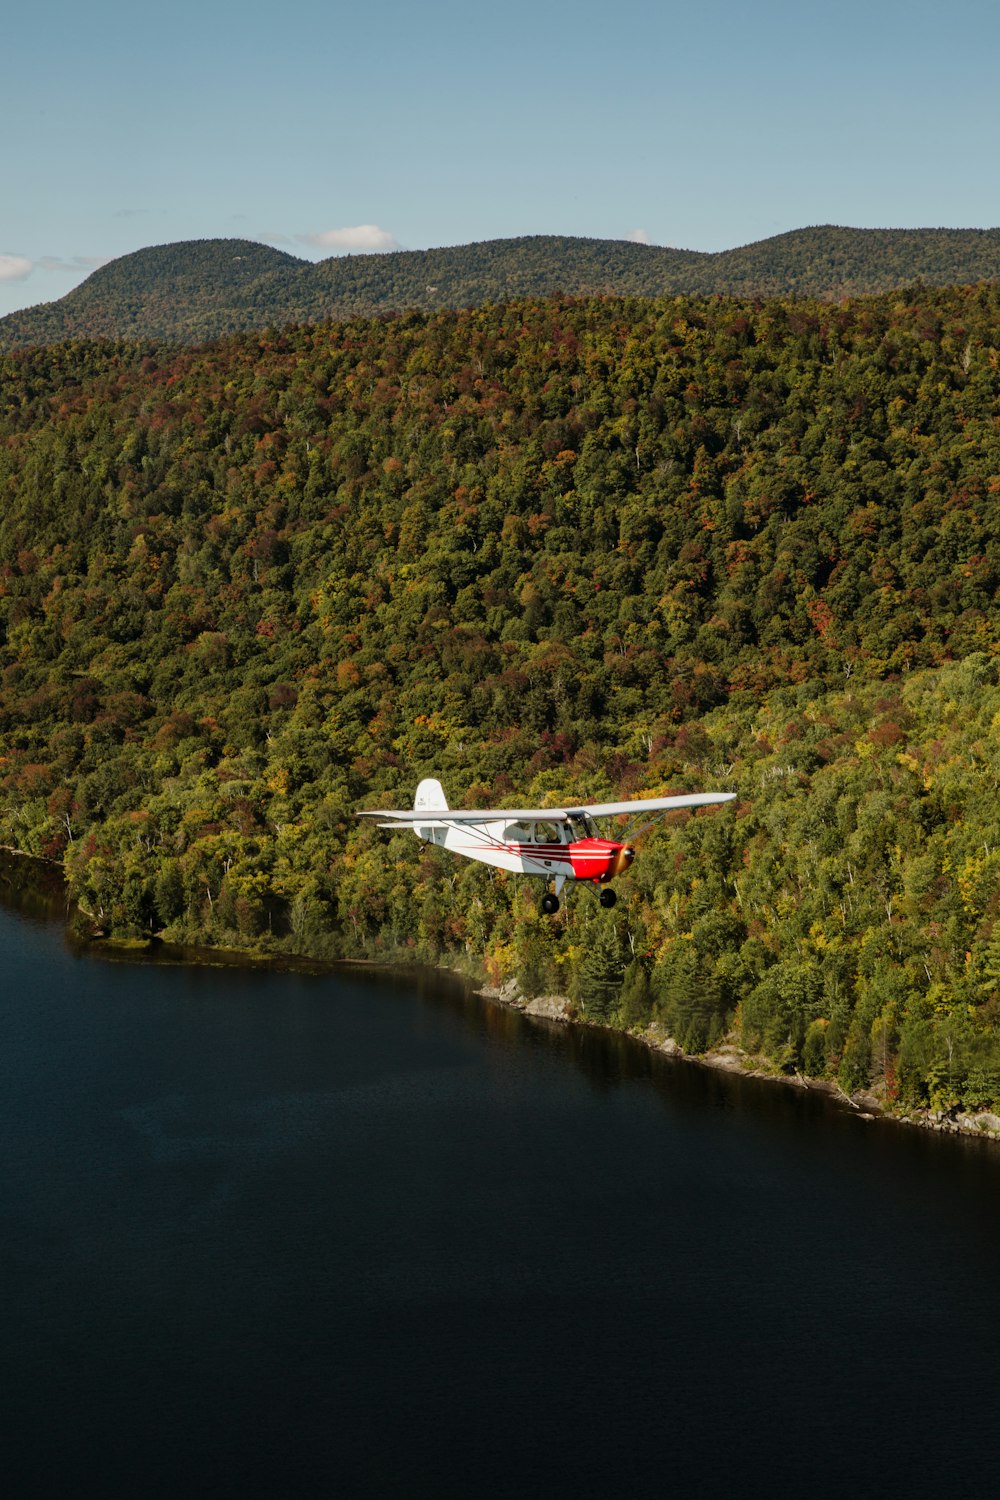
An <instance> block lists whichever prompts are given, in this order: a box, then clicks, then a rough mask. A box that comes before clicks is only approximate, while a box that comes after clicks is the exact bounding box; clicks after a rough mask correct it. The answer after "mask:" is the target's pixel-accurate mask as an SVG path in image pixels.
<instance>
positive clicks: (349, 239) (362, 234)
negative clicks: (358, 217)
mask: <svg viewBox="0 0 1000 1500" xmlns="http://www.w3.org/2000/svg"><path fill="white" fill-rule="evenodd" d="M299 239H300V240H301V241H302V243H303V244H304V245H315V246H316V248H317V249H319V250H348V251H352V250H353V251H355V252H361V253H363V252H364V251H366V250H398V249H399V241H398V240H397V239H396V236H395V235H394V234H390V232H389V230H388V229H380V228H379V226H378V225H377V224H353V225H351V226H350V227H349V228H346V229H321V230H319V231H318V232H314V233H312V234H300V235H299Z"/></svg>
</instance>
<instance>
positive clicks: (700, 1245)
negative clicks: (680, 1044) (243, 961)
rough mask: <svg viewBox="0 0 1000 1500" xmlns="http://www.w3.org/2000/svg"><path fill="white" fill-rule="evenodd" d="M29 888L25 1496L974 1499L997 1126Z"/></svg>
mask: <svg viewBox="0 0 1000 1500" xmlns="http://www.w3.org/2000/svg"><path fill="white" fill-rule="evenodd" d="M43 915H44V913H43V912H41V911H39V910H37V909H36V911H35V914H34V916H33V917H32V916H31V915H30V914H25V913H24V912H15V911H14V910H11V909H7V910H4V911H0V944H2V953H3V963H4V984H3V998H2V1003H0V1048H2V1051H0V1055H2V1058H3V1066H4V1074H5V1077H4V1087H3V1091H2V1095H0V1127H2V1128H0V1162H2V1174H3V1175H2V1182H0V1188H2V1201H3V1205H4V1212H3V1224H4V1229H3V1237H2V1245H0V1251H2V1264H0V1271H2V1277H0V1308H2V1316H3V1341H2V1350H3V1353H2V1358H0V1367H2V1373H3V1412H4V1422H5V1426H6V1438H5V1443H4V1459H3V1470H4V1472H5V1473H6V1475H7V1476H8V1482H9V1480H11V1479H12V1480H13V1493H15V1494H17V1495H19V1496H20V1495H25V1496H34V1495H43V1494H52V1495H60V1496H62V1495H69V1494H72V1493H75V1492H76V1491H77V1490H78V1489H81V1488H84V1487H85V1488H86V1489H87V1490H88V1491H89V1492H93V1493H96V1494H99V1495H101V1496H102V1497H118V1496H122V1497H124V1496H129V1497H132V1496H137V1495H188V1494H197V1495H206V1496H208V1495H230V1494H231V1495H234V1496H235V1495H261V1496H263V1495H275V1496H277V1495H312V1494H323V1495H327V1494H336V1495H338V1496H353V1495H373V1496H374V1495H389V1494H392V1495H401V1496H428V1497H432V1496H435V1497H436V1496H442V1497H443V1496H493V1495H504V1496H507V1495H510V1496H534V1495H539V1496H541V1495H546V1496H562V1495H567V1496H591V1495H592V1496H615V1495H629V1496H631V1495H657V1496H663V1495H666V1496H670V1495H677V1496H685V1497H687V1496H702V1495H704V1496H715V1495H719V1496H722V1495H753V1496H756V1495H760V1496H770V1495H782V1494H785V1493H795V1494H798V1493H801V1494H803V1495H827V1494H829V1495H834V1494H836V1495H838V1496H843V1494H844V1493H845V1490H847V1489H850V1490H853V1491H855V1492H858V1491H861V1492H864V1491H867V1490H877V1491H881V1492H883V1493H888V1494H894V1495H895V1494H899V1495H904V1494H905V1495H911V1496H920V1495H928V1496H929V1495H932V1494H933V1495H934V1496H935V1497H941V1496H946V1495H950V1494H957V1493H959V1492H960V1491H962V1490H964V1491H966V1492H967V1493H989V1492H991V1491H992V1489H993V1487H994V1483H995V1480H994V1476H995V1473H996V1472H997V1470H996V1464H997V1460H998V1458H1000V1443H998V1439H997V1432H996V1427H997V1418H996V1411H997V1396H998V1389H997V1386H998V1377H997V1354H996V1346H997V1331H998V1326H1000V1318H998V1314H1000V1291H998V1286H997V1274H996V1260H997V1243H998V1229H1000V1214H998V1206H997V1205H998V1197H997V1190H998V1187H1000V1150H998V1148H997V1147H995V1146H990V1145H989V1144H985V1143H981V1142H977V1141H964V1140H954V1139H950V1138H949V1139H941V1138H939V1137H936V1136H932V1135H929V1134H925V1133H922V1132H917V1131H907V1130H905V1129H903V1128H901V1127H892V1126H888V1125H867V1124H865V1123H863V1122H861V1121H859V1120H858V1119H856V1118H855V1117H853V1116H852V1115H850V1114H849V1113H845V1112H843V1111H841V1110H839V1109H837V1108H835V1107H834V1106H832V1105H831V1104H830V1103H829V1102H828V1101H827V1100H825V1099H823V1098H821V1097H818V1096H816V1095H810V1094H806V1095H803V1094H801V1093H798V1092H796V1091H793V1090H789V1089H781V1088H777V1087H774V1086H769V1085H765V1084H760V1083H758V1082H756V1081H754V1080H746V1079H739V1078H730V1077H727V1076H723V1075H720V1074H716V1073H712V1072H709V1071H707V1070H703V1069H700V1068H697V1067H694V1066H690V1065H684V1064H678V1063H674V1062H672V1061H671V1060H669V1059H666V1058H661V1057H657V1056H653V1055H651V1054H649V1053H647V1052H646V1051H645V1050H644V1049H642V1048H641V1047H638V1046H636V1045H634V1044H632V1043H630V1042H628V1040H627V1039H625V1038H621V1037H614V1036H606V1035H602V1034H599V1033H595V1032H590V1031H583V1030H566V1029H564V1028H559V1027H556V1026H553V1025H547V1024H545V1023H537V1022H531V1021H528V1020H526V1019H525V1018H523V1017H521V1016H519V1015H517V1014H515V1013H512V1012H510V1011H506V1010H502V1009H499V1008H497V1007H493V1006H489V1005H485V1004H484V1003H483V1002H481V1001H479V1000H477V999H475V998H474V997H470V996H468V995H467V994H466V993H465V992H464V991H463V990H462V989H461V988H460V987H458V986H455V985H450V984H447V983H445V981H443V980H439V979H428V978H426V977H424V978H422V979H419V980H417V979H402V978H398V977H386V976H381V977H375V976H371V975H362V974H357V973H353V972H352V973H351V974H349V975H339V974H338V975H336V976H322V975H315V974H312V975H306V974H298V973H274V972H261V971H258V970H248V971H247V970H239V969H215V968H194V967H184V966H174V965H170V966H162V965H157V964H150V963H129V964H125V963H114V964H110V963H107V962H103V961H101V960H100V959H97V958H95V957H93V956H77V955H74V954H73V953H72V952H71V951H70V950H69V949H68V948H67V947H66V946H65V944H64V942H63V940H62V934H61V928H60V927H59V926H58V925H53V924H52V923H51V922H48V923H46V922H45V921H43V920H41V918H42V916H43ZM8 1492H11V1491H8Z"/></svg>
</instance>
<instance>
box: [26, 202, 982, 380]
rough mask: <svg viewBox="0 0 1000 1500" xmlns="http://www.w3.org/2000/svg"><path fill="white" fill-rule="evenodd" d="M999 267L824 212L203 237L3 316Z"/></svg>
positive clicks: (356, 307)
mask: <svg viewBox="0 0 1000 1500" xmlns="http://www.w3.org/2000/svg"><path fill="white" fill-rule="evenodd" d="M997 279H1000V229H846V228H839V227H837V226H835V225H824V226H819V227H816V228H811V229H797V230H793V231H791V232H790V233H788V234H779V235H775V236H773V237H772V238H771V239H766V240H760V241H758V242H757V243H756V244H752V245H744V246H741V247H740V248H739V249H736V250H724V251H719V252H718V253H714V254H713V253H706V252H700V251H695V250H673V249H669V248H665V247H663V246H658V245H639V244H632V243H630V242H628V241H625V240H592V239H574V238H568V237H565V236H558V235H534V236H528V237H524V238H520V239H509V240H491V241H486V242H484V243H480V244H472V245H459V246H455V247H452V248H448V249H441V250H402V251H395V252H393V253H391V254H384V255H346V256H337V257H333V258H331V259H329V260H324V261H320V262H319V263H318V264H313V263H312V262H311V261H305V260H300V259H298V258H297V257H295V256H293V255H289V254H287V253H286V252H284V251H281V250H275V249H272V248H271V247H270V246H267V245H260V244H255V243H254V242H253V241H251V240H189V241H184V242H181V243H179V244H173V245H157V246H151V247H150V248H148V249H145V250H139V251H136V252H135V253H134V254H132V255H124V256H122V257H121V258H120V259H118V260H115V261H112V262H111V263H110V264H109V265H106V266H103V267H102V268H101V269H100V270H98V271H95V272H94V273H93V275H92V276H89V277H88V278H87V280H86V281H85V282H83V284H82V285H81V286H79V287H77V288H76V289H75V290H74V291H72V292H70V293H69V294H68V295H67V296H66V297H63V298H61V300H60V301H58V302H50V303H46V304H43V305H41V306H39V307H33V308H29V309H27V310H26V311H24V312H17V313H12V314H10V315H9V316H8V317H6V318H3V319H0V352H2V351H5V350H10V349H15V348H24V347H27V346H29V345H34V344H51V343H55V342H59V341H61V340H66V339H75V338H128V339H156V340H159V341H177V342H181V343H199V342H204V341H205V340H207V339H214V338H219V337H222V336H224V335H226V334H229V333H234V332H237V331H240V330H243V331H247V330H252V329H255V330H261V329H264V328H267V327H269V326H272V325H273V326H275V327H281V326H284V325H286V324H289V323H300V322H315V321H319V320H324V319H329V318H346V317H356V316H366V317H367V316H371V315H373V314H376V313H379V312H385V311H390V310H396V311H401V310H410V309H416V310H418V311H425V312H427V311H430V312H435V311H440V310H441V309H443V308H449V307H450V308H462V307H473V306H480V305H482V304H484V303H488V302H504V301H509V300H510V299H512V298H531V299H533V300H537V299H539V298H543V297H547V296H551V295H553V294H555V293H562V294H566V295H573V296H590V295H594V294H605V295H606V294H613V295H619V296H640V297H661V296H675V295H681V294H682V295H696V296H711V295H725V296H735V297H773V296H778V297H788V296H803V297H817V298H826V299H833V300H840V299H843V298H846V297H853V296H859V295H868V294H874V293H882V292H888V291H891V290H892V289H893V288H897V287H901V286H905V285H909V284H912V283H916V282H922V283H923V284H924V285H925V286H931V287H937V286H948V285H960V284H971V283H974V282H982V281H995V280H997Z"/></svg>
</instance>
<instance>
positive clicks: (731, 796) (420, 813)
mask: <svg viewBox="0 0 1000 1500" xmlns="http://www.w3.org/2000/svg"><path fill="white" fill-rule="evenodd" d="M735 798H736V793H735V792H683V793H680V794H678V795H677V796H674V797H640V798H639V799H638V801H634V802H576V803H573V804H567V806H565V807H530V808H524V807H476V808H452V807H448V808H444V807H442V808H430V807H425V808H421V809H419V810H415V809H414V808H412V807H407V808H402V809H399V810H397V809H395V808H393V809H389V808H381V807H380V808H375V809H372V810H370V811H369V810H368V809H363V810H361V811H359V812H358V813H357V816H358V817H359V818H391V819H392V822H390V823H386V824H385V825H384V826H385V827H386V828H406V827H410V826H419V827H424V828H426V827H429V826H431V825H432V824H435V823H565V822H567V820H568V819H569V818H572V817H576V816H577V815H578V814H579V813H586V814H587V815H588V816H589V817H592V818H610V817H613V816H614V815H615V814H616V813H646V812H650V813H655V812H668V811H669V810H670V809H671V808H674V807H710V806H712V805H713V804H714V803H718V802H733V801H734V800H735Z"/></svg>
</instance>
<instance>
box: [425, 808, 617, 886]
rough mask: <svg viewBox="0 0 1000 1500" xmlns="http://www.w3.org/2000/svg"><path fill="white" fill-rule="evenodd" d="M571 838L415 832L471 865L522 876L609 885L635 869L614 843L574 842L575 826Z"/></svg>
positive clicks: (472, 829) (461, 829) (509, 827)
mask: <svg viewBox="0 0 1000 1500" xmlns="http://www.w3.org/2000/svg"><path fill="white" fill-rule="evenodd" d="M561 827H562V830H563V831H565V832H566V833H567V834H569V835H570V836H569V837H567V838H565V839H560V838H559V837H558V833H559V831H560V830H559V828H558V827H557V828H556V829H555V832H556V834H557V837H556V838H554V839H553V838H550V837H543V838H537V837H536V838H532V836H531V831H530V830H529V829H528V828H525V827H521V826H519V825H517V824H510V823H505V822H499V821H497V822H493V821H490V822H484V823H463V824H460V825H456V824H453V823H452V824H449V823H433V822H428V823H426V824H421V825H420V826H418V827H417V829H416V830H415V831H416V833H417V836H418V837H419V838H421V839H423V840H424V842H426V843H430V844H436V845H437V846H438V847H439V848H441V849H448V850H450V851H451V852H452V853H453V854H462V855H464V856H465V857H466V859H476V860H479V861H481V863H483V864H487V865H497V866H498V867H499V868H500V869H501V870H512V871H514V873H516V874H518V875H541V876H543V877H546V878H547V879H550V880H552V879H555V880H558V881H559V883H560V884H561V883H562V881H563V880H590V881H593V882H594V883H595V884H603V883H604V882H605V881H608V880H612V879H613V878H614V876H615V875H620V874H621V873H622V871H623V870H626V869H628V866H629V865H630V864H631V863H632V857H633V855H632V850H631V849H630V848H629V847H628V846H627V845H625V844H622V843H618V842H616V841H615V840H614V839H601V838H597V837H595V836H594V835H592V834H588V835H587V836H585V837H584V838H573V837H572V830H571V828H570V825H569V824H563V825H561Z"/></svg>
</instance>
